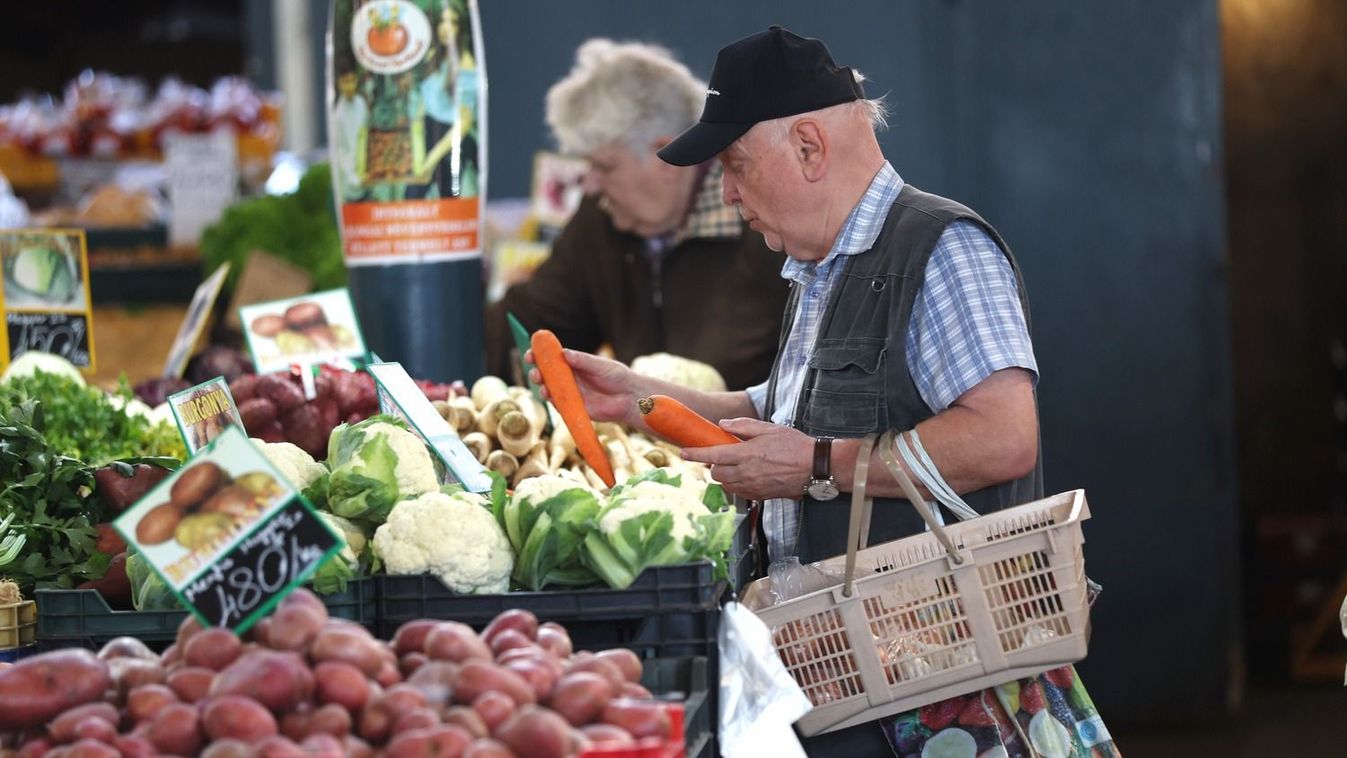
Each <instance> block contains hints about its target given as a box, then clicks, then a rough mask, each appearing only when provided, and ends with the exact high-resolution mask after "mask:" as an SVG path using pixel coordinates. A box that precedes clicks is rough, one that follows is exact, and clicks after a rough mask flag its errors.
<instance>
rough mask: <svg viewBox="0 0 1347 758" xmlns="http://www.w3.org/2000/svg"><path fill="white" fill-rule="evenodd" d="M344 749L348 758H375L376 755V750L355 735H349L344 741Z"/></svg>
mask: <svg viewBox="0 0 1347 758" xmlns="http://www.w3.org/2000/svg"><path fill="white" fill-rule="evenodd" d="M342 747H343V748H344V749H345V751H346V758H374V755H375V752H374V748H372V747H370V746H369V743H368V742H365V741H364V740H362V739H360V738H359V737H357V736H355V735H354V734H348V735H347V736H346V739H344V740H342Z"/></svg>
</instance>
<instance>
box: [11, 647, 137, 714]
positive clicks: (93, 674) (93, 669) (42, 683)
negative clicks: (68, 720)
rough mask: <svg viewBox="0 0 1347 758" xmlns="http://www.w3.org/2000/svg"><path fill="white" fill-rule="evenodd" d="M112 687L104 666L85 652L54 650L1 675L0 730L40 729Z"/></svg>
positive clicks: (99, 697)
mask: <svg viewBox="0 0 1347 758" xmlns="http://www.w3.org/2000/svg"><path fill="white" fill-rule="evenodd" d="M111 686H112V676H111V674H109V672H108V666H107V663H106V662H104V661H100V660H98V658H97V657H96V656H95V655H94V654H93V653H91V652H89V651H88V650H76V649H71V650H55V651H53V652H50V653H42V654H40V655H35V656H33V657H31V658H25V659H23V660H21V661H19V662H18V663H17V664H16V665H14V666H13V667H11V668H7V669H5V670H3V671H0V729H3V728H16V729H26V728H29V727H35V726H40V725H42V724H45V723H46V722H47V721H49V720H51V719H53V718H55V717H56V716H57V715H59V714H61V713H63V712H64V711H67V710H69V709H71V708H74V707H75V706H77V705H83V704H84V703H88V702H92V701H94V700H99V699H101V698H102V697H103V693H105V692H106V691H107V690H108V688H109V687H111Z"/></svg>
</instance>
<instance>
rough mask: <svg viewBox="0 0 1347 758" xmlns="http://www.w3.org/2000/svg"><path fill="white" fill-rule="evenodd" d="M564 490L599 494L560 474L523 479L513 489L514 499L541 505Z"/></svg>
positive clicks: (591, 488) (586, 485)
mask: <svg viewBox="0 0 1347 758" xmlns="http://www.w3.org/2000/svg"><path fill="white" fill-rule="evenodd" d="M566 490H584V491H585V492H588V493H590V494H592V495H594V496H595V497H598V495H599V493H598V491H597V490H595V489H594V488H593V487H590V486H589V485H588V484H580V483H579V482H577V481H576V480H575V479H573V478H571V477H569V476H562V475H560V474H543V475H542V476H534V477H529V478H528V479H525V480H524V481H522V482H520V483H519V486H518V487H515V488H514V498H515V499H516V500H528V501H530V502H533V503H541V502H543V501H544V500H549V499H551V498H553V497H555V496H557V495H560V494H561V493H563V492H565V491H566Z"/></svg>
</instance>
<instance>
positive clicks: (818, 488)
mask: <svg viewBox="0 0 1347 758" xmlns="http://www.w3.org/2000/svg"><path fill="white" fill-rule="evenodd" d="M807 492H808V493H809V496H810V497H812V498H814V499H815V500H832V499H833V498H835V497H837V493H838V489H837V483H836V482H834V481H833V480H831V479H815V480H813V481H811V482H810V483H809V488H808V490H807Z"/></svg>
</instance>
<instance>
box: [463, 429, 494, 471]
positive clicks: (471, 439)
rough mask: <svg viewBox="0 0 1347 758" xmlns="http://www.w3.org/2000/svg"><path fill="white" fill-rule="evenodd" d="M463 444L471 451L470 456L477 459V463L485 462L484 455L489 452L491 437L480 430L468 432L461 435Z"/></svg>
mask: <svg viewBox="0 0 1347 758" xmlns="http://www.w3.org/2000/svg"><path fill="white" fill-rule="evenodd" d="M463 445H464V446H465V447H467V448H468V451H469V452H471V453H472V457H474V458H476V459H477V462H478V463H483V464H484V463H486V457H487V456H488V455H490V454H491V438H490V437H488V436H486V435H485V434H482V433H481V432H469V433H468V434H465V435H463Z"/></svg>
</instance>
